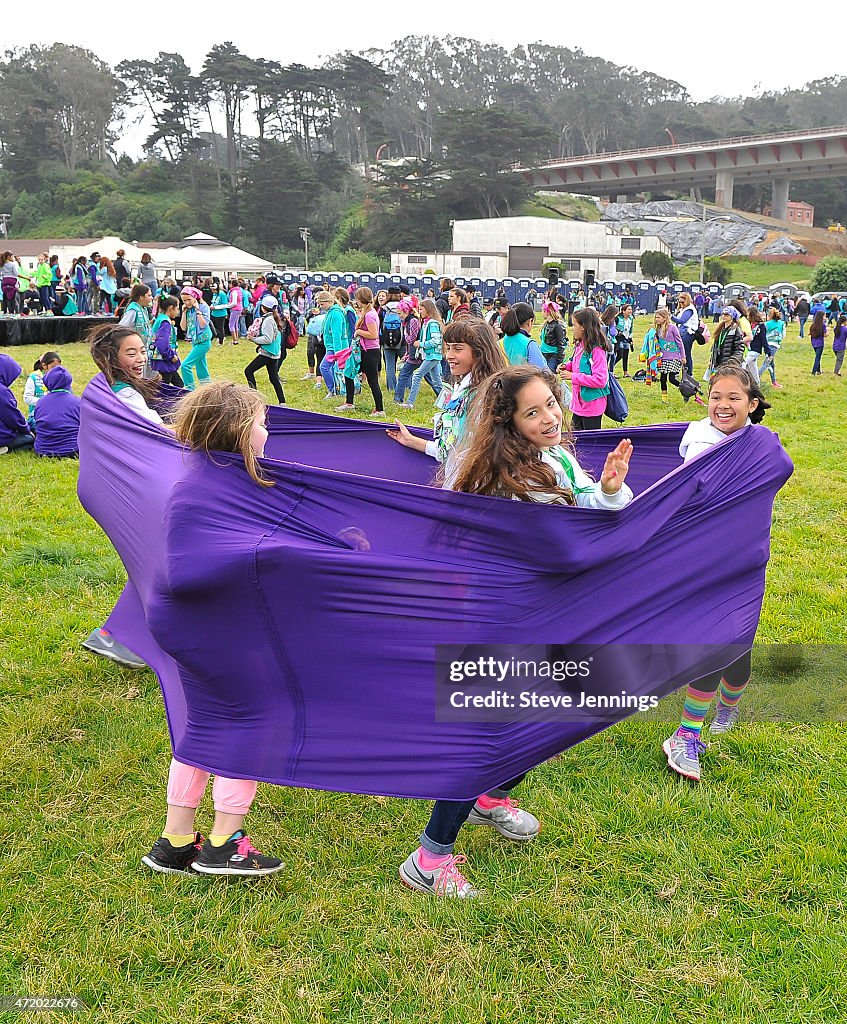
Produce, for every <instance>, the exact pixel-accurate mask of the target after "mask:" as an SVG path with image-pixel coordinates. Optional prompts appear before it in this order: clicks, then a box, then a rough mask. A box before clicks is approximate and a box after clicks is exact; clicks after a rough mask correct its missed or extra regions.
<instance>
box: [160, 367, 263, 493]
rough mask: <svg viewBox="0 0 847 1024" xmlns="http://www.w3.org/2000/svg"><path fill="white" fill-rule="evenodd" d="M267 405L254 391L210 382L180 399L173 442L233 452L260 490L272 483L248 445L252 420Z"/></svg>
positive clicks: (207, 451)
mask: <svg viewBox="0 0 847 1024" xmlns="http://www.w3.org/2000/svg"><path fill="white" fill-rule="evenodd" d="M266 409H267V404H266V402H265V400H264V399H263V398H262V396H261V395H260V394H259V392H258V391H254V390H253V389H252V388H248V387H247V386H246V385H245V384H233V383H231V382H230V381H228V380H213V381H210V382H209V383H208V384H205V385H204V386H203V387H202V388H199V389H198V390H197V391H192V392H190V393H189V394H187V395H186V396H185V397H184V398H181V399H180V401H179V404H178V405H177V407H176V416H175V417H174V433H175V434H176V437H177V440H178V441H181V442H182V443H183V444H184V445H187V446H188V447H189V448H191V449H193V450H194V451H201V452H204V453H205V454H206V455H209V456H211V453H212V452H234V453H235V454H236V455H240V456H241V457H242V458H243V459H244V468H245V469H246V470H247V472H248V473H249V474H250V476H251V477H252V478H253V479H254V480H255V481H256V483H257V484H259V485H260V486H262V487H273V481H272V480H268V479H267V478H266V477H265V475H264V474H263V473H262V468H261V466H260V465H259V460H258V457H257V456H256V453H255V452H254V451H253V448H252V446H251V444H250V434H251V431H252V430H253V421H254V420H255V419H256V416H257V414H258V413H260V412H265V410H266Z"/></svg>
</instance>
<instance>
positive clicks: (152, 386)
mask: <svg viewBox="0 0 847 1024" xmlns="http://www.w3.org/2000/svg"><path fill="white" fill-rule="evenodd" d="M89 341H90V344H91V358H92V359H93V360H94V362H95V363H96V364H97V367H98V369H99V370H100V372H101V373H102V374H103V376H104V377H105V378H106V381H107V382H108V384H109V386H110V387H111V389H112V391H113V392H114V393H115V395H116V396H117V397H118V398H119V399H120V400H121V401H122V402H125V403H126V404H127V405H128V406H129V407H130V408H131V409H132V410H133V411H134V412H136V413H138V415H139V416H143V417H144V419H146V420H149V421H150V422H151V423H158V424H161V423H162V417H161V416H160V415H159V414H158V413H157V412H156V411H155V409H151V408H150V406H149V405H148V404H147V400H148V399H150V398H152V397H153V396H154V395H155V394H156V390H157V387H158V384H159V380H160V378H159V376H158V374H156V375H155V376H154V377H148V378H146V379H145V377H144V369H145V367H146V365H147V342H146V341H145V340H144V339H143V338H142V337H141V335H140V334H139V333H138V332H137V331H134V330H133V329H132V328H131V327H123V326H121V325H120V324H118V325H114V324H104V325H103V326H101V327H96V328H95V329H94V330H93V331H92V332H91V334H90V335H89Z"/></svg>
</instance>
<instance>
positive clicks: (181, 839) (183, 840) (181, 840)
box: [162, 832, 194, 846]
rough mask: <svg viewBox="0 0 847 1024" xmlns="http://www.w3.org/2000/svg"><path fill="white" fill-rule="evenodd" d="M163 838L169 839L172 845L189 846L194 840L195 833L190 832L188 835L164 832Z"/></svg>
mask: <svg viewBox="0 0 847 1024" xmlns="http://www.w3.org/2000/svg"><path fill="white" fill-rule="evenodd" d="M162 838H163V839H167V841H168V842H169V843H170V844H171V846H188V844H189V843H193V842H194V833H193V832H189V833H188V835H186V836H178V835H175V834H174V833H173V832H163V833H162Z"/></svg>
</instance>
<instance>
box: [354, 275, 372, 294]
mask: <svg viewBox="0 0 847 1024" xmlns="http://www.w3.org/2000/svg"><path fill="white" fill-rule="evenodd" d="M357 277H358V279H359V287H360V288H361V287H362V285H364V286H365V287H366V288H370V289H371V291H373V286H374V279H373V274H358V275H357Z"/></svg>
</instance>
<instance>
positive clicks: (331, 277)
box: [327, 274, 344, 288]
mask: <svg viewBox="0 0 847 1024" xmlns="http://www.w3.org/2000/svg"><path fill="white" fill-rule="evenodd" d="M327 280H328V281H329V283H330V285H331V287H333V288H339V287H340V286H341V285H342V284H343V283H344V281H343V279H342V277H341V274H327Z"/></svg>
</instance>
